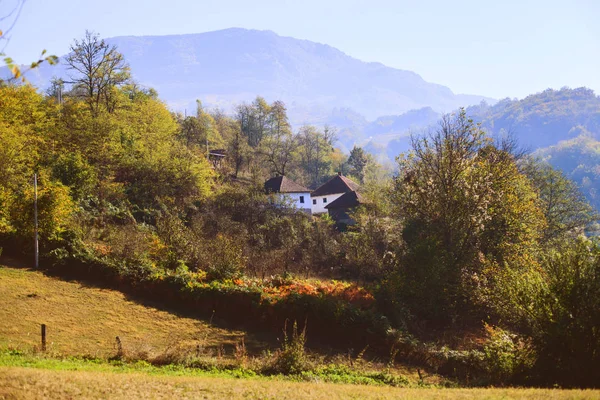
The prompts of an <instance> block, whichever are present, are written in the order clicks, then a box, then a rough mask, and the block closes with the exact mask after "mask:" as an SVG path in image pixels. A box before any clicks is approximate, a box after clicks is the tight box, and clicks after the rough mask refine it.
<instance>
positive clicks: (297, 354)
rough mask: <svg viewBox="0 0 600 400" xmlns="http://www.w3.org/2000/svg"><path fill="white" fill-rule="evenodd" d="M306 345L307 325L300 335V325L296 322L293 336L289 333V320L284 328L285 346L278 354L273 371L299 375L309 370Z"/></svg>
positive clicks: (293, 327)
mask: <svg viewBox="0 0 600 400" xmlns="http://www.w3.org/2000/svg"><path fill="white" fill-rule="evenodd" d="M305 344H306V323H305V324H304V328H303V329H302V331H301V332H300V333H298V323H297V322H296V321H294V325H293V326H292V336H291V337H289V336H288V333H287V320H286V322H285V326H284V328H283V345H282V347H281V350H280V351H279V352H278V353H277V354H276V358H275V363H274V366H273V369H274V370H275V372H279V373H282V374H286V375H290V374H299V373H301V372H302V371H305V370H307V366H308V365H307V364H308V363H307V357H306V351H305V348H304V346H305Z"/></svg>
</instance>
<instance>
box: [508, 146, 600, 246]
mask: <svg viewBox="0 0 600 400" xmlns="http://www.w3.org/2000/svg"><path fill="white" fill-rule="evenodd" d="M519 167H520V169H521V171H522V172H523V173H524V174H525V175H527V177H528V178H529V179H530V180H531V182H532V183H533V185H534V186H535V188H536V189H537V191H538V193H539V196H540V199H541V201H542V208H543V211H544V215H545V217H546V221H547V222H548V226H547V227H546V229H545V231H544V239H545V241H548V240H552V239H556V238H559V237H562V236H564V235H566V234H571V235H579V234H581V233H583V231H584V230H585V228H586V227H588V226H589V225H590V224H591V223H593V222H595V221H597V220H598V218H599V216H598V213H597V212H596V211H594V209H593V207H592V206H591V205H590V204H589V203H588V202H587V200H586V199H585V197H584V196H583V194H582V193H581V191H580V190H579V188H578V187H577V185H576V184H575V183H574V182H573V181H571V180H569V179H568V178H567V177H565V175H564V174H563V173H562V172H560V171H558V170H556V169H554V168H553V167H552V166H551V165H550V164H547V163H545V162H542V161H539V160H535V159H533V158H528V159H525V160H524V161H523V162H522V163H520V165H519Z"/></svg>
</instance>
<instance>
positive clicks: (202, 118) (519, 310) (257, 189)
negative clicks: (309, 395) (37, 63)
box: [0, 34, 600, 386]
mask: <svg viewBox="0 0 600 400" xmlns="http://www.w3.org/2000/svg"><path fill="white" fill-rule="evenodd" d="M91 50H93V54H87V55H88V56H86V52H90V51H91ZM90 55H93V56H92V57H90ZM82 60H93V63H95V64H94V65H92V68H87V67H89V65H88V64H86V62H84V61H82ZM68 62H69V64H70V65H71V67H72V70H71V71H72V77H71V78H70V82H72V83H69V84H68V86H67V85H65V83H64V82H62V81H60V80H55V81H54V82H53V85H52V87H51V89H50V90H49V91H48V93H46V94H45V95H42V94H40V93H38V92H36V91H35V90H34V89H33V88H31V87H28V86H2V87H0V165H1V166H2V168H0V247H2V248H3V249H4V251H6V252H17V253H18V252H21V253H26V254H29V255H30V254H31V250H32V245H31V241H32V240H31V239H32V237H33V224H32V220H33V215H32V214H33V188H32V177H33V174H34V173H37V174H38V175H39V181H40V190H39V210H40V213H39V219H40V237H41V251H42V262H43V264H44V265H46V266H47V267H49V268H54V267H56V268H60V267H61V266H65V265H71V266H73V265H76V266H81V267H82V268H84V267H86V266H87V267H88V269H85V270H86V271H93V270H98V269H103V270H108V271H111V274H113V275H115V276H118V277H120V278H123V279H124V278H126V279H127V280H128V281H129V282H134V283H135V282H137V283H139V285H140V287H144V286H143V285H144V284H148V283H149V282H150V283H152V284H153V285H156V284H158V283H159V282H169V283H168V285H172V286H164V285H163V286H160V287H161V288H162V289H161V290H165V287H172V288H173V291H174V292H173V296H175V294H176V293H175V292H177V293H179V294H178V295H181V296H184V295H189V293H197V292H194V290H204V289H203V288H205V286H203V285H205V284H206V283H207V282H216V283H215V284H214V285H213V286H211V288H212V289H211V290H215V291H218V293H220V295H223V293H224V291H225V290H226V288H228V287H230V288H235V290H236V291H237V292H236V293H239V291H242V290H246V289H243V288H245V286H243V285H242V283H243V281H242V279H245V278H247V277H254V278H260V279H262V280H263V281H265V282H266V281H268V282H270V283H269V285H283V284H281V282H283V281H286V280H289V279H292V277H293V276H302V277H316V278H336V279H346V280H351V281H354V282H360V283H361V284H363V285H366V287H367V288H368V289H370V291H371V292H372V293H373V295H374V301H373V302H369V303H368V305H366V306H364V307H363V308H361V309H360V312H359V311H356V309H350V308H343V307H344V306H343V302H340V300H339V298H338V299H337V300H336V301H337V302H336V303H333V302H329V300H327V299H329V297H318V298H317V297H314V299H316V300H315V301H313V302H303V301H301V300H302V299H303V298H302V297H298V296H296V297H294V299H295V300H294V301H296V302H297V303H298V304H300V303H302V304H314V305H315V307H318V310H319V312H321V313H323V315H327V317H326V318H322V319H323V320H328V318H329V316H331V318H332V321H333V320H334V319H335V320H336V322H340V324H339V326H338V327H343V326H344V325H346V326H354V325H352V324H356V323H357V322H356V321H358V320H359V319H360V321H362V322H361V323H363V322H364V323H366V322H365V321H371V322H369V323H373V324H375V322H373V321H376V325H377V327H378V329H379V328H381V327H383V328H385V329H387V330H388V333H389V337H388V338H386V340H391V341H392V342H393V346H394V349H396V350H397V351H400V350H402V349H404V353H403V352H400V353H399V354H401V355H406V356H407V357H409V353H410V354H413V356H414V354H415V353H418V351H422V350H423V349H430V347H428V346H429V345H426V344H425V342H424V341H425V340H430V341H431V340H434V341H435V340H439V341H440V342H439V343H434V344H433V345H432V346H434V347H435V345H439V346H442V345H443V344H447V341H446V342H444V341H442V337H443V336H445V335H447V332H450V334H453V335H454V336H455V338H454V339H456V340H455V341H454V343H456V341H457V340H458V341H459V342H460V336H461V335H462V334H463V333H464V332H465V331H473V330H475V331H479V332H481V331H482V330H483V329H484V327H486V328H485V329H486V330H485V332H487V334H486V335H487V336H486V337H485V345H484V346H483V347H482V348H477V346H476V345H473V344H471V346H474V347H475V348H474V349H472V350H473V351H472V352H467V353H466V355H465V357H467V359H468V360H469V362H470V363H475V364H476V361H477V360H479V361H481V360H484V361H485V363H483V364H482V366H481V369H482V370H484V371H485V373H486V376H487V379H488V381H487V382H488V383H490V382H493V383H495V384H508V383H511V384H515V383H529V384H532V383H533V384H545V385H548V384H562V385H573V386H577V385H579V386H594V385H597V384H598V382H600V376H599V373H600V371H599V369H598V368H597V365H598V362H599V361H600V354H599V353H598V349H599V348H600V334H599V332H598V329H597V328H598V326H600V246H599V245H598V243H597V242H596V241H595V240H594V239H591V238H587V237H586V236H585V234H584V233H585V229H586V228H587V227H588V226H589V224H590V223H592V222H593V221H595V220H596V219H597V215H596V214H595V213H594V212H593V209H592V208H591V207H590V205H589V204H588V203H587V202H586V201H585V199H584V198H583V197H582V195H581V194H580V192H579V190H578V188H577V187H576V186H575V185H574V184H573V183H572V182H571V181H569V180H568V179H566V178H565V177H564V175H563V174H561V173H560V172H558V171H556V170H554V169H553V168H552V167H550V166H549V165H547V164H544V163H542V162H540V161H538V160H535V159H532V158H531V157H526V156H524V155H523V153H522V152H520V151H519V149H518V147H517V145H516V144H515V143H514V142H512V141H510V140H503V141H493V140H491V139H490V138H488V137H487V136H486V135H485V133H484V131H483V130H482V129H481V126H479V125H478V124H476V123H474V122H473V121H472V120H470V119H469V118H468V117H467V115H466V113H465V112H464V111H461V112H459V113H457V114H454V115H449V116H445V117H444V118H443V119H442V120H441V121H440V124H439V125H438V127H437V128H435V129H433V130H431V131H430V132H429V133H428V134H426V135H424V136H422V137H415V138H413V140H412V151H411V152H410V153H409V154H407V155H405V156H402V157H400V158H399V159H398V169H399V173H398V174H397V176H395V177H394V178H393V179H392V178H389V177H386V174H385V171H382V170H381V169H380V168H379V167H378V166H377V164H376V163H375V162H374V161H373V160H372V159H370V158H369V157H368V156H367V155H365V153H364V152H363V151H362V149H360V148H355V149H353V151H352V153H351V155H350V157H348V158H347V159H346V157H345V156H344V155H343V154H342V153H341V152H340V151H338V150H336V149H335V147H334V144H335V135H334V134H333V133H332V130H331V129H322V130H321V129H318V128H315V127H304V128H302V129H301V130H300V131H299V132H296V133H293V132H292V129H291V127H290V125H289V123H288V121H287V116H286V112H285V105H284V104H282V103H281V102H274V103H272V104H268V103H267V102H265V101H264V100H263V99H261V98H257V99H256V100H255V101H254V102H252V103H251V104H242V105H240V106H239V107H238V108H237V110H236V113H235V115H225V114H224V113H223V112H219V111H208V110H204V109H203V108H202V107H201V105H200V104H198V110H197V112H196V115H193V116H182V115H178V114H173V113H171V112H170V111H169V110H168V109H167V108H166V106H165V105H164V104H163V103H162V102H160V100H159V99H158V97H157V94H156V93H155V92H154V91H153V90H150V89H142V88H140V87H139V86H138V85H136V84H135V83H133V82H132V80H131V78H130V77H129V71H128V67H127V64H126V62H125V60H123V58H122V57H121V56H120V54H118V51H117V49H115V48H113V47H109V46H107V45H106V44H105V43H104V42H103V41H101V40H100V39H98V38H97V37H96V36H94V35H91V34H88V35H86V37H85V38H84V39H83V40H82V41H81V42H78V41H77V42H75V44H74V45H73V48H72V55H71V56H70V57H69V59H68ZM214 149H225V150H226V158H225V159H224V160H223V163H222V165H221V166H217V167H214V166H212V165H211V161H210V157H209V156H208V153H209V152H210V151H211V150H214ZM335 171H343V172H345V173H346V174H349V175H351V176H353V177H354V179H356V180H357V181H360V183H362V191H363V192H364V195H365V197H366V198H367V199H368V202H367V203H366V204H365V205H364V206H362V207H360V208H359V209H357V210H356V211H355V213H354V219H355V220H356V222H357V224H356V225H355V226H354V227H353V228H352V229H350V231H349V232H345V233H340V232H337V231H336V230H335V228H334V226H333V224H332V222H331V221H330V220H329V218H327V217H326V216H323V217H315V216H309V215H306V214H304V213H302V212H298V211H297V210H295V209H294V208H293V207H290V206H289V205H288V204H287V202H286V201H285V199H280V198H279V197H276V196H272V195H266V194H265V193H264V190H263V187H262V184H263V182H264V180H265V179H266V178H268V177H270V176H272V175H274V174H285V175H287V176H289V177H291V178H293V179H295V180H297V181H298V182H299V183H302V184H304V185H307V186H310V187H315V186H316V185H318V184H319V183H321V182H323V181H324V180H325V179H327V178H328V177H329V176H331V175H332V174H333V173H335ZM89 273H90V274H93V273H92V272H89ZM267 278H268V279H267ZM260 279H259V280H260ZM236 282H238V283H236ZM240 282H241V283H240ZM254 282H256V281H254ZM275 282H280V283H275ZM161 285H162V283H161ZM253 285H254V286H253V290H259V289H260V288H261V287H262V286H260V285H259V284H258V283H254V284H253ZM257 285H258V286H257ZM286 285H287V286H286V287H292V286H294V287H296V286H298V285H295V284H290V283H289V282H288V283H287V284H286ZM148 287H150V286H148ZM257 288H258V289H257ZM352 288H354V286H353V287H352ZM271 289H272V288H271ZM310 290H312V289H310ZM310 290H309V289H306V291H307V293H308V294H306V295H307V296H312V295H311V294H310V293H312V292H311V291H310ZM352 290H354V289H352ZM361 290H362V289H361ZM356 291H357V293H361V296H362V297H361V298H367V297H368V298H370V297H369V296H366V295H365V294H364V292H363V291H360V290H358V289H356ZM181 293H184V294H181ZM186 293H187V294H186ZM202 293H205V292H202ZM211 293H212V292H211ZM344 293H345V295H348V296H351V293H346V292H344ZM190 296H191V295H190ZM369 307H370V308H369ZM342 311H343V312H342ZM312 313H313V314H315V313H316V311H315V310H312ZM326 313H328V314H326ZM340 315H343V316H344V317H343V318H344V320H343V321H338V320H337V319H336V318H340ZM361 327H362V325H361ZM355 328H356V327H355ZM383 328H381V329H383ZM381 329H380V330H378V331H377V332H380V331H381ZM362 330H363V331H364V329H362ZM339 331H340V332H342V331H343V329H340V330H339ZM354 331H360V329H354ZM373 332H375V331H372V332H371V333H370V334H373ZM461 343H462V345H463V346H467V347H468V345H467V344H466V343H465V342H464V341H463V342H461ZM419 349H420V350H419ZM432 352H433V350H432ZM432 352H429V353H428V354H430V355H431V354H433V353H432ZM438 353H439V352H438ZM394 354H396V353H394ZM436 354H437V353H436ZM444 354H445V353H444ZM453 354H454V353H453ZM456 354H459V353H456ZM456 354H455V355H454V356H453V357H455V356H456ZM460 354H463V353H460ZM445 357H446V358H448V357H449V356H448V355H447V354H446V356H445ZM424 358H425V359H426V360H429V359H430V358H428V357H424ZM482 362H483V361H482ZM477 365H479V364H477Z"/></svg>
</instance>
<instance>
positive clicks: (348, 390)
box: [0, 367, 600, 400]
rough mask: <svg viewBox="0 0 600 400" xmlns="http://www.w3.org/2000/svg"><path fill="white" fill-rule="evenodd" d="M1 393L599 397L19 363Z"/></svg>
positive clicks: (4, 378)
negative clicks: (73, 368)
mask: <svg viewBox="0 0 600 400" xmlns="http://www.w3.org/2000/svg"><path fill="white" fill-rule="evenodd" d="M0 371H1V372H2V373H0V398H7V399H10V398H18V399H37V398H46V397H48V398H86V399H101V398H112V399H130V398H152V399H170V398H179V399H196V398H201V399H220V398H229V399H238V398H240V399H241V398H243V399H315V400H318V399H436V400H443V399H448V400H450V399H452V400H454V399H490V400H492V399H494V400H495V399H513V398H514V399H531V400H533V399H547V400H555V399H556V400H558V399H582V400H583V399H585V400H588V399H599V398H600V393H599V392H598V391H590V390H558V389H512V388H511V389H438V388H395V387H389V386H361V385H347V384H346V385H344V384H335V383H323V382H292V381H286V380H280V379H265V378H245V379H235V378H231V377H221V376H169V375H156V374H149V373H139V372H132V373H114V372H106V371H67V370H60V371H57V370H47V369H36V368H23V367H3V368H2V369H1V370H0Z"/></svg>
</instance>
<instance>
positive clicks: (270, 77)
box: [30, 28, 490, 125]
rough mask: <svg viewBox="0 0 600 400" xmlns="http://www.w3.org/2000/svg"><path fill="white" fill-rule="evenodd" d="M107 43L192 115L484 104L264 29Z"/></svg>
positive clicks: (371, 114)
mask: <svg viewBox="0 0 600 400" xmlns="http://www.w3.org/2000/svg"><path fill="white" fill-rule="evenodd" d="M107 42H109V43H110V44H114V45H116V46H117V48H118V50H119V51H120V52H121V53H123V55H124V56H125V59H126V60H127V61H128V62H129V64H130V65H131V70H132V73H133V76H134V78H135V79H136V80H137V81H138V82H139V83H141V84H142V85H145V86H149V87H153V88H155V89H156V90H157V91H158V93H159V95H160V97H161V98H162V99H163V100H165V101H166V102H167V103H168V104H169V105H170V106H171V107H173V108H175V109H179V110H183V109H184V108H188V109H195V106H193V104H194V102H195V100H196V99H200V100H202V102H203V103H204V104H205V105H208V106H219V107H222V108H224V109H225V110H229V109H231V108H232V106H233V105H235V104H237V103H240V102H242V101H249V100H252V99H253V98H255V97H256V96H257V95H261V96H263V97H265V98H266V99H267V100H269V101H273V100H283V101H284V102H285V103H286V104H287V106H288V109H289V114H290V119H291V121H292V123H293V124H294V125H299V124H302V123H319V122H321V121H323V120H326V119H327V118H328V117H329V116H330V114H331V112H332V111H333V110H334V109H338V110H340V109H349V110H352V111H353V112H355V113H358V114H360V115H362V116H364V117H363V118H366V119H368V120H374V119H376V118H377V117H379V116H381V115H398V114H402V113H404V112H406V111H409V110H411V109H419V108H422V107H431V108H432V109H433V110H435V111H437V112H441V111H450V110H452V109H455V108H457V107H459V106H467V105H470V104H476V103H479V102H480V101H481V100H484V99H485V98H484V97H482V96H471V95H460V94H454V93H453V92H452V91H451V90H450V89H449V88H447V87H445V86H442V85H438V84H435V83H430V82H426V81H425V80H423V78H421V77H420V76H419V75H418V74H416V73H414V72H411V71H404V70H400V69H395V68H390V67H386V66H385V65H383V64H380V63H367V62H363V61H360V60H358V59H356V58H352V57H350V56H348V55H346V54H344V53H343V52H341V51H340V50H337V49H335V48H333V47H331V46H328V45H325V44H320V43H315V42H311V41H308V40H299V39H294V38H291V37H283V36H279V35H277V34H275V33H273V32H271V31H258V30H247V29H239V28H232V29H226V30H220V31H215V32H208V33H199V34H189V35H172V36H141V37H134V36H123V37H114V38H109V39H107ZM65 72H66V70H65V66H64V65H62V66H59V67H55V68H52V67H49V66H43V67H42V68H40V69H39V70H38V71H36V72H35V73H34V74H32V75H31V76H30V80H31V81H32V82H33V83H34V84H37V85H38V86H42V87H43V86H45V85H47V82H48V81H49V79H50V78H51V77H52V76H53V75H57V76H61V75H64V74H65ZM488 100H490V99H488Z"/></svg>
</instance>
